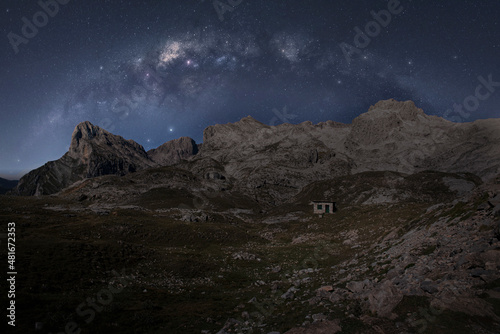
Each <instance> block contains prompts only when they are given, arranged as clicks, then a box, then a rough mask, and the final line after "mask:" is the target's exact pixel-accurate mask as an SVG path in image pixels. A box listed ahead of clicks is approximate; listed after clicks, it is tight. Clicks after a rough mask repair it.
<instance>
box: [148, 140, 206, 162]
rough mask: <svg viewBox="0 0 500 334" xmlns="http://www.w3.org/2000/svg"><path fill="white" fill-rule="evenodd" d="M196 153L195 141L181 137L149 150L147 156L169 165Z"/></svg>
mask: <svg viewBox="0 0 500 334" xmlns="http://www.w3.org/2000/svg"><path fill="white" fill-rule="evenodd" d="M197 153H198V145H197V144H196V142H195V141H194V140H193V139H191V138H189V137H181V138H179V139H174V140H171V141H169V142H166V143H165V144H163V145H161V146H159V147H157V148H154V149H152V150H149V151H148V157H149V158H150V159H151V160H153V161H154V162H156V163H158V164H159V165H161V166H170V165H175V164H176V163H178V162H180V161H181V160H183V159H187V158H189V157H191V156H193V155H196V154H197Z"/></svg>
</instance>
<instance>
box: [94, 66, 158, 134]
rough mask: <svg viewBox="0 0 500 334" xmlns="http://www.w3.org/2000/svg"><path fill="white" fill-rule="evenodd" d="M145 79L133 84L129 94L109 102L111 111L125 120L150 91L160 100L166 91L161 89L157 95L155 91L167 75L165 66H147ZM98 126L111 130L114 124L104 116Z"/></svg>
mask: <svg viewBox="0 0 500 334" xmlns="http://www.w3.org/2000/svg"><path fill="white" fill-rule="evenodd" d="M147 70H148V74H147V79H146V80H144V81H142V85H135V86H134V87H133V88H132V89H131V90H130V94H123V95H121V96H120V97H119V98H116V99H115V100H114V101H113V103H112V104H111V111H112V112H113V113H114V114H116V115H117V116H119V118H120V120H122V121H123V120H125V119H126V118H127V117H128V116H129V115H130V113H131V112H132V111H134V110H136V109H137V108H139V105H140V103H141V102H144V101H145V100H146V98H147V97H148V95H149V94H150V93H152V94H154V95H155V96H156V97H157V98H158V100H161V99H162V97H163V96H165V95H166V94H167V93H168V92H166V91H162V93H161V94H163V95H161V96H160V95H159V94H157V92H156V88H157V86H158V85H160V84H162V83H163V82H164V80H165V78H166V77H167V73H166V72H165V71H166V67H162V66H156V67H155V68H152V67H151V66H147ZM99 124H100V126H101V127H103V128H105V129H106V130H108V131H110V132H111V131H113V130H114V129H115V126H114V125H113V121H112V120H111V118H109V117H106V118H104V119H102V120H101V121H100V122H99Z"/></svg>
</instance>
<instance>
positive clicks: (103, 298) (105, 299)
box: [49, 269, 133, 334]
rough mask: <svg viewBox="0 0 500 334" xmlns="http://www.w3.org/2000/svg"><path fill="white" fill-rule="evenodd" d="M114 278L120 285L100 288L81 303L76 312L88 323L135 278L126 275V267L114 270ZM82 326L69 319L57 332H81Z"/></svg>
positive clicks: (66, 333)
mask: <svg viewBox="0 0 500 334" xmlns="http://www.w3.org/2000/svg"><path fill="white" fill-rule="evenodd" d="M112 273H113V275H114V276H115V277H114V278H115V279H117V281H118V282H119V283H120V285H118V286H113V285H112V284H111V283H109V285H108V287H107V288H104V289H101V290H99V292H97V293H96V294H95V295H94V296H92V297H88V298H87V299H86V300H85V301H84V302H82V303H81V304H79V305H78V306H77V307H76V309H75V312H76V314H77V315H78V316H79V317H81V318H84V319H83V321H84V322H85V323H86V324H90V323H91V322H92V321H94V319H95V318H96V313H101V312H102V311H104V306H107V305H109V304H111V303H112V302H113V299H114V295H116V294H118V293H120V292H122V291H123V289H124V288H125V287H127V286H128V285H129V284H130V282H131V281H132V279H133V276H127V275H125V269H122V272H121V273H118V272H117V271H115V270H113V271H112ZM81 332H82V328H81V327H80V326H79V325H78V323H77V322H76V321H74V320H72V321H69V322H68V323H66V325H65V326H64V331H62V332H58V333H57V334H80V333H81ZM49 334H52V333H49Z"/></svg>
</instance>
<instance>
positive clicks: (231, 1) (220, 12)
mask: <svg viewBox="0 0 500 334" xmlns="http://www.w3.org/2000/svg"><path fill="white" fill-rule="evenodd" d="M242 2H243V0H214V1H213V6H214V8H215V11H216V12H217V16H218V17H219V20H220V21H221V22H222V21H224V14H226V13H227V12H232V11H233V10H234V9H235V8H236V7H237V6H239V5H240V4H241V3H242Z"/></svg>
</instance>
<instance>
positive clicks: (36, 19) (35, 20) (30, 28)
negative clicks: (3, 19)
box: [7, 0, 70, 54]
mask: <svg viewBox="0 0 500 334" xmlns="http://www.w3.org/2000/svg"><path fill="white" fill-rule="evenodd" d="M69 1H70V0H45V1H44V0H40V1H38V6H40V8H41V9H42V10H40V11H38V12H36V13H35V14H33V17H32V18H31V20H30V19H28V18H27V17H26V16H23V17H22V18H21V21H22V23H23V25H22V27H21V35H19V34H16V33H14V32H12V31H11V32H9V33H8V34H7V38H8V39H9V43H10V45H11V46H12V49H13V50H14V53H15V54H18V53H19V46H20V45H21V44H28V43H29V40H30V39H33V38H35V36H36V35H38V32H39V29H41V28H43V27H45V26H46V25H47V24H48V23H49V17H51V18H53V17H55V16H56V15H57V14H58V13H59V10H60V5H66V4H68V2H69Z"/></svg>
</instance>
